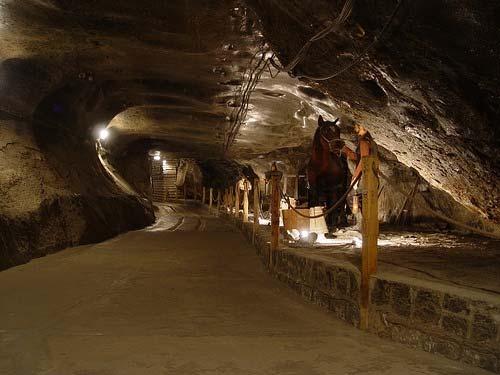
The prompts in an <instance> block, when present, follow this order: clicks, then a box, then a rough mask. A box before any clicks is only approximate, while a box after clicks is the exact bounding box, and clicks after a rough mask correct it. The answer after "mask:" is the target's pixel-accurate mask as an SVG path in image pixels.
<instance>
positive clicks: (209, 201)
mask: <svg viewBox="0 0 500 375" xmlns="http://www.w3.org/2000/svg"><path fill="white" fill-rule="evenodd" d="M213 200H214V189H213V188H210V191H209V192H208V209H209V210H211V209H212V204H213Z"/></svg>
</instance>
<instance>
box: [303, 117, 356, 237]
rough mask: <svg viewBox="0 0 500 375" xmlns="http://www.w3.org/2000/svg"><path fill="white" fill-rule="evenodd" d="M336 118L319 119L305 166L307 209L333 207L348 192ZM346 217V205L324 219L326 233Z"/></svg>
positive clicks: (344, 220)
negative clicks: (310, 153)
mask: <svg viewBox="0 0 500 375" xmlns="http://www.w3.org/2000/svg"><path fill="white" fill-rule="evenodd" d="M338 121H339V120H338V119H337V120H335V121H333V122H331V121H325V120H323V117H322V116H319V118H318V129H316V133H315V134H314V138H313V146H312V155H311V158H310V160H309V163H308V165H307V179H308V182H309V193H308V199H309V207H316V206H319V205H324V204H326V206H327V207H331V206H332V205H334V204H335V203H336V202H337V201H338V200H339V198H340V197H342V195H344V193H345V192H346V191H347V188H348V183H349V169H348V167H347V160H346V159H345V157H344V156H342V154H341V152H340V151H341V149H342V147H343V145H344V143H343V142H342V141H341V139H340V127H339V126H338V125H337V123H338ZM346 223H347V217H346V212H345V205H342V206H341V207H339V208H338V209H337V210H334V211H333V212H332V213H331V214H329V215H328V216H327V217H326V224H327V226H328V231H329V232H330V233H331V232H332V231H333V230H334V229H335V228H337V227H339V226H341V225H345V224H346Z"/></svg>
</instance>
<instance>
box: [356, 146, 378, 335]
mask: <svg viewBox="0 0 500 375" xmlns="http://www.w3.org/2000/svg"><path fill="white" fill-rule="evenodd" d="M361 162H362V163H363V176H362V187H363V199H362V207H361V209H362V214H363V221H362V232H363V246H362V249H361V311H360V313H361V314H360V315H361V321H360V325H361V327H360V328H361V329H364V330H366V329H368V325H369V306H370V278H371V276H372V275H373V274H374V273H376V272H377V241H378V235H379V222H378V176H377V174H378V160H377V157H376V156H373V155H370V156H366V157H363V158H362V161H361Z"/></svg>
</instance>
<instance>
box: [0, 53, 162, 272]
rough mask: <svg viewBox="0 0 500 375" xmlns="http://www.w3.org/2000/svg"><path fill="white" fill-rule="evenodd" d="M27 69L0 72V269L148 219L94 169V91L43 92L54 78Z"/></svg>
mask: <svg viewBox="0 0 500 375" xmlns="http://www.w3.org/2000/svg"><path fill="white" fill-rule="evenodd" d="M30 69H35V70H36V69H38V70H40V69H41V67H40V66H35V65H32V64H27V63H26V62H9V63H6V62H4V63H3V64H2V66H1V69H0V72H2V73H3V74H4V75H6V76H8V77H9V80H8V81H7V82H4V84H3V86H2V87H0V103H1V108H0V114H1V115H0V154H1V157H0V269H4V268H7V267H10V266H14V265H17V264H20V263H23V262H27V261H29V260H30V259H32V258H33V257H39V256H43V255H46V254H48V253H50V252H51V251H55V250H58V249H61V248H64V247H67V246H74V245H77V244H84V243H89V242H96V241H102V240H104V239H106V238H109V237H111V236H114V235H116V234H118V233H121V232H123V231H126V230H130V229H137V228H140V227H143V226H145V225H148V224H150V223H152V222H153V220H154V215H153V211H152V208H151V207H150V205H149V203H148V202H147V201H144V200H142V199H140V198H138V197H136V196H131V195H129V194H126V193H124V192H123V191H121V190H120V189H119V188H118V187H117V186H116V185H115V184H114V182H113V180H112V178H111V177H110V176H109V175H108V174H107V172H106V171H105V170H104V168H103V166H102V165H101V163H100V162H99V159H98V157H97V152H96V148H95V136H94V135H93V134H92V132H91V129H92V126H91V124H95V123H96V122H95V121H97V119H96V118H94V116H95V115H96V113H98V111H95V112H93V111H92V108H91V107H90V103H96V94H95V86H93V85H92V84H82V83H79V82H76V83H73V84H69V85H64V86H63V87H62V88H58V89H52V91H50V87H51V86H54V83H53V82H52V81H51V80H53V79H56V78H57V75H56V74H55V73H54V74H53V75H51V74H49V72H48V73H47V74H45V75H44V74H41V73H40V72H38V73H37V72H36V71H35V73H37V74H33V72H32V71H31V70H30ZM37 79H39V81H37ZM97 98H98V97H97Z"/></svg>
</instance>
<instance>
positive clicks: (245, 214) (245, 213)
mask: <svg viewBox="0 0 500 375" xmlns="http://www.w3.org/2000/svg"><path fill="white" fill-rule="evenodd" d="M243 186H244V189H243V222H244V223H248V181H247V180H245V182H244V183H243Z"/></svg>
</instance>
